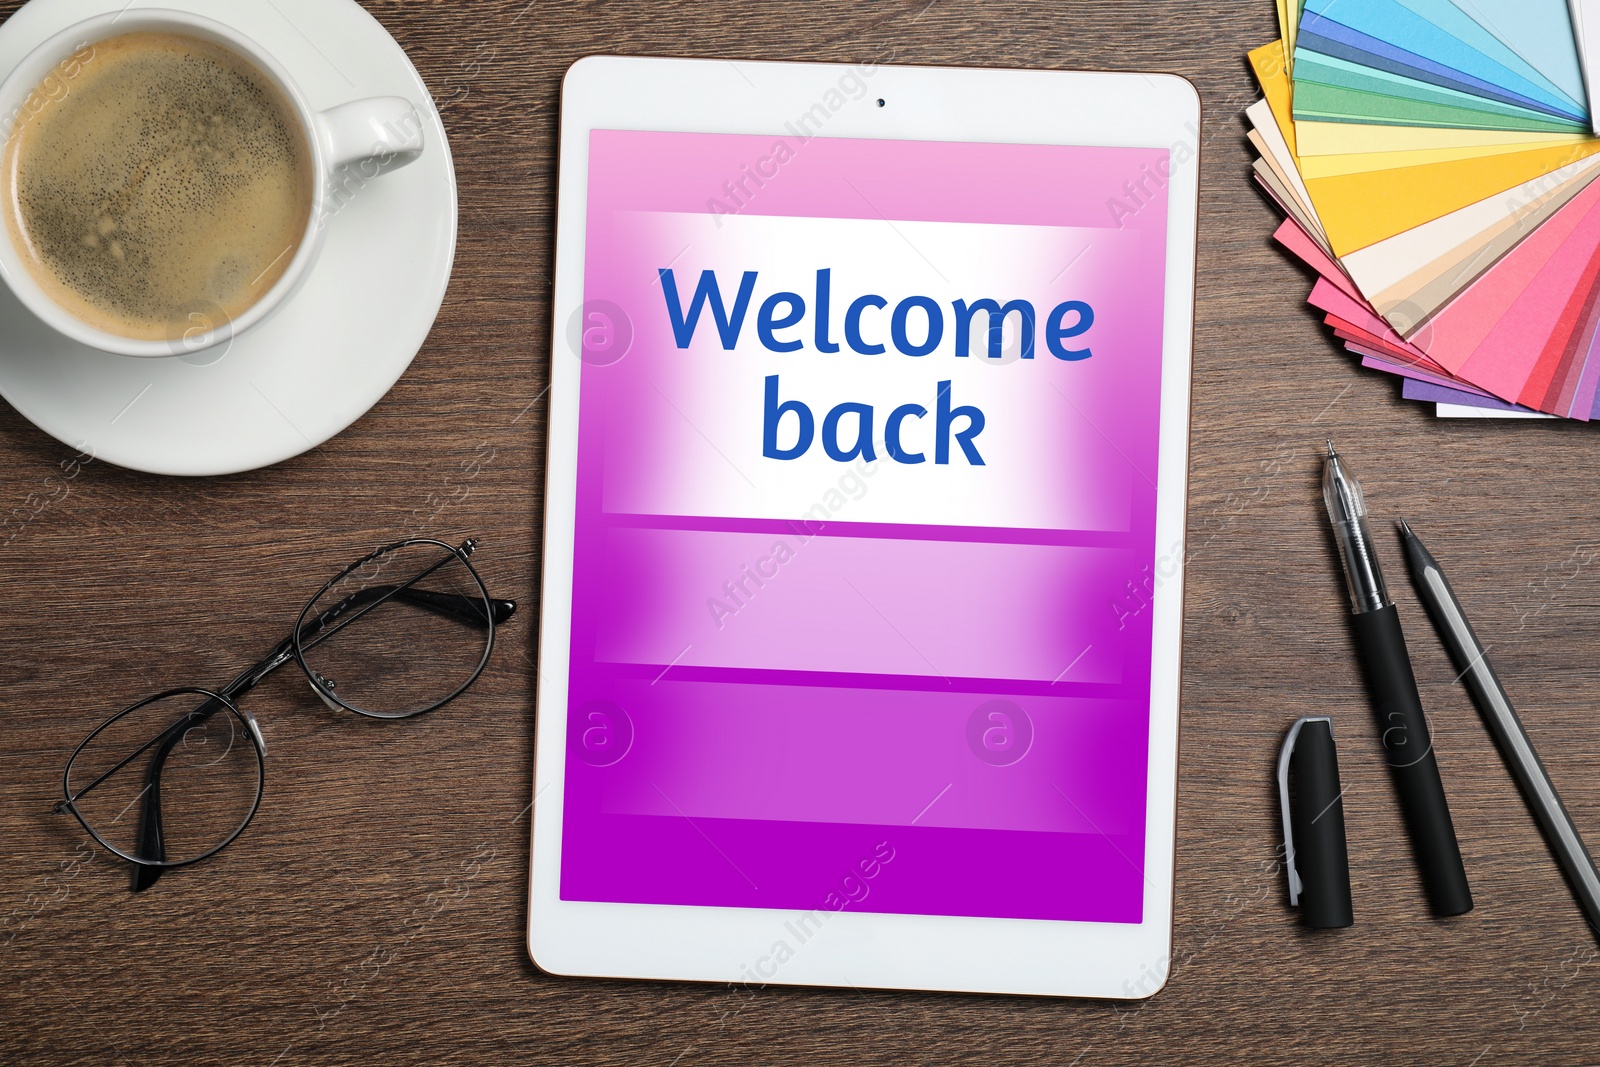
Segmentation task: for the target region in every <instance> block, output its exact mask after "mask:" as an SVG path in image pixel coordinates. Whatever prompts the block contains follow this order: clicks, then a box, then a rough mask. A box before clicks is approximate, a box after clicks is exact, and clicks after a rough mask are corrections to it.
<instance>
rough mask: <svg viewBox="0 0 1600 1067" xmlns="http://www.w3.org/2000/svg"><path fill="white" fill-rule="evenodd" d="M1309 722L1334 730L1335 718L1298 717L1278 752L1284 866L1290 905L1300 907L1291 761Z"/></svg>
mask: <svg viewBox="0 0 1600 1067" xmlns="http://www.w3.org/2000/svg"><path fill="white" fill-rule="evenodd" d="M1308 722H1325V723H1327V724H1328V730H1329V731H1330V732H1331V731H1332V730H1333V720H1332V719H1331V718H1329V717H1328V716H1326V715H1307V716H1305V717H1304V718H1301V719H1296V720H1295V724H1294V725H1293V726H1291V727H1289V734H1288V736H1287V737H1285V738H1284V739H1283V750H1282V751H1281V752H1279V753H1278V804H1279V806H1280V808H1281V809H1282V811H1283V866H1284V870H1286V871H1287V872H1288V874H1289V906H1290V907H1298V906H1299V904H1300V894H1301V893H1302V892H1303V891H1304V889H1305V886H1304V884H1303V883H1302V882H1301V881H1300V872H1299V871H1298V870H1296V869H1295V865H1294V819H1293V816H1292V814H1291V812H1290V810H1289V761H1290V760H1291V759H1293V758H1294V746H1295V742H1296V741H1298V740H1299V739H1300V728H1301V727H1302V726H1304V725H1305V724H1306V723H1308Z"/></svg>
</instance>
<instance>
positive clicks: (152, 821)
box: [129, 700, 222, 893]
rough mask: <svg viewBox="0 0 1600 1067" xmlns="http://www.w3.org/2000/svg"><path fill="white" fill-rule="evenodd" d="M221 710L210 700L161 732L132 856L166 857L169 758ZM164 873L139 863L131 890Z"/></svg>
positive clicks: (150, 883)
mask: <svg viewBox="0 0 1600 1067" xmlns="http://www.w3.org/2000/svg"><path fill="white" fill-rule="evenodd" d="M221 707H222V705H220V704H218V703H217V702H216V701H215V700H208V701H206V702H205V703H204V704H202V705H200V706H199V707H198V708H196V709H194V710H193V711H191V712H190V713H189V714H187V715H185V716H184V717H183V718H181V719H179V720H178V721H177V722H175V723H173V724H172V725H171V726H169V727H167V728H166V729H165V730H163V731H162V733H161V742H160V744H159V745H157V746H156V752H155V755H154V756H152V757H151V758H150V767H149V769H148V770H146V771H145V776H144V792H142V793H140V794H139V830H138V835H137V837H135V839H134V844H133V854H134V855H135V856H138V857H139V858H140V859H149V860H153V861H155V862H156V863H162V862H165V860H166V858H167V848H166V837H165V834H164V833H163V832H162V828H161V769H162V768H163V767H164V766H166V763H167V757H168V756H169V755H171V754H172V750H173V748H174V747H176V746H177V744H178V741H179V740H181V739H182V737H183V735H184V734H185V733H187V732H188V731H189V730H190V729H191V728H192V727H194V726H197V725H199V724H200V723H202V722H205V721H206V720H207V719H209V718H211V716H213V715H215V714H216V713H217V712H218V711H219V710H221ZM161 871H162V868H161V867H154V866H151V865H150V864H148V863H139V862H137V861H136V862H135V863H134V864H133V874H132V877H131V879H130V881H129V888H131V889H132V890H133V891H134V892H135V893H142V892H143V891H144V890H146V889H149V888H150V887H151V886H153V885H155V883H156V879H158V878H160V877H161Z"/></svg>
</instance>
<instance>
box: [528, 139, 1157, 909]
mask: <svg viewBox="0 0 1600 1067" xmlns="http://www.w3.org/2000/svg"><path fill="white" fill-rule="evenodd" d="M817 110H818V113H822V112H825V111H826V109H825V108H824V109H817ZM825 121H826V120H825V117H824V118H823V119H821V120H818V119H816V118H815V117H813V116H810V115H805V116H799V117H798V118H797V121H796V122H795V123H791V124H790V129H789V131H788V134H787V135H785V136H781V137H773V136H744V135H709V134H683V133H663V132H636V131H621V130H598V131H594V132H593V133H592V134H591V135H590V165H589V175H590V177H589V188H588V216H587V233H586V239H585V247H586V259H585V263H586V266H585V278H584V304H583V308H582V310H581V312H580V315H579V317H578V318H577V319H575V320H574V322H573V323H571V324H570V327H571V337H570V339H571V341H572V345H573V349H574V351H581V353H582V359H583V366H582V369H581V389H580V400H579V412H580V418H579V433H578V480H577V495H576V518H575V554H574V570H573V583H574V584H573V609H572V617H571V626H572V630H571V662H570V690H569V696H570V699H569V704H568V707H567V708H566V709H565V711H566V714H567V716H568V727H567V738H568V748H567V768H566V781H565V790H566V795H565V800H564V816H563V818H564V827H563V837H562V848H561V852H562V857H561V878H560V886H561V897H562V898H563V899H565V900H574V901H605V902H619V903H639V904H677V905H701V906H717V907H739V908H781V909H798V910H804V911H813V910H817V909H824V910H834V911H838V910H843V909H846V908H849V909H853V910H858V911H873V912H895V913H906V914H926V915H958V916H994V917H1003V918H1023V919H1058V920H1085V921H1095V922H1110V923H1138V922H1140V921H1141V918H1142V907H1143V898H1144V891H1143V890H1144V885H1143V883H1144V870H1143V860H1144V854H1145V848H1144V835H1145V816H1146V811H1145V806H1146V805H1145V798H1146V787H1147V764H1148V735H1149V722H1150V680H1151V643H1152V642H1151V630H1152V627H1151V621H1152V620H1151V614H1152V613H1151V611H1150V610H1149V605H1150V602H1151V597H1152V594H1153V592H1154V590H1155V589H1156V588H1157V586H1158V585H1159V584H1160V583H1161V582H1162V580H1163V578H1164V577H1171V576H1172V575H1173V574H1175V573H1176V572H1177V570H1178V566H1179V563H1180V561H1179V560H1178V559H1176V558H1164V557H1162V556H1159V555H1158V553H1157V546H1156V544H1155V523H1156V483H1157V455H1158V444H1159V441H1158V438H1159V406H1160V386H1161V381H1160V372H1161V357H1162V351H1161V344H1162V333H1163V322H1162V316H1163V306H1164V298H1165V293H1164V285H1163V279H1164V276H1165V255H1166V251H1165V250H1166V245H1167V241H1166V226H1167V197H1166V186H1167V176H1168V175H1169V174H1170V168H1171V167H1172V166H1173V165H1174V164H1175V163H1176V162H1181V161H1179V160H1174V159H1173V157H1172V156H1171V154H1170V153H1169V152H1168V151H1167V150H1165V149H1129V148H1105V147H1093V146H1081V147H1074V146H1059V145H1016V144H980V143H951V142H913V141H894V140H871V139H859V138H839V137H828V136H826V135H825V134H826V132H827V131H826V129H825Z"/></svg>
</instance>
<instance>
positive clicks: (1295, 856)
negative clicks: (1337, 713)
mask: <svg viewBox="0 0 1600 1067" xmlns="http://www.w3.org/2000/svg"><path fill="white" fill-rule="evenodd" d="M1291 791H1292V793H1293V796H1292V798H1291V795H1290V794H1291ZM1343 792H1344V790H1343V787H1342V786H1340V784H1339V757H1338V754H1337V753H1336V752H1335V751H1334V747H1333V720H1331V719H1329V718H1328V717H1327V716H1308V717H1307V718H1304V719H1300V720H1299V721H1298V722H1296V723H1295V724H1294V725H1293V726H1292V727H1290V728H1289V734H1288V736H1287V737H1285V738H1284V741H1283V751H1282V752H1281V753H1280V754H1279V756H1278V799H1279V803H1280V804H1281V805H1282V809H1283V846H1284V868H1285V870H1286V872H1287V873H1288V876H1289V903H1290V904H1291V905H1297V906H1298V907H1299V908H1300V917H1301V920H1302V921H1303V922H1304V923H1305V924H1306V925H1307V926H1309V927H1312V928H1313V929H1319V930H1326V929H1335V928H1338V927H1344V926H1349V925H1351V924H1352V923H1353V922H1354V921H1355V918H1354V915H1353V913H1352V910H1351V905H1350V855H1349V851H1348V848H1347V847H1346V844H1345V838H1344V800H1343Z"/></svg>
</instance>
